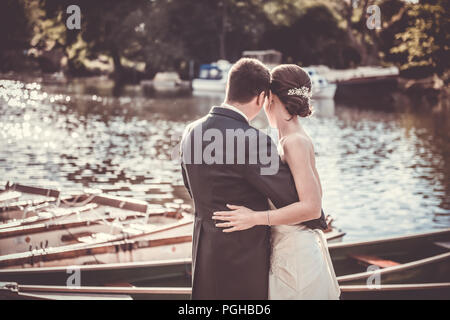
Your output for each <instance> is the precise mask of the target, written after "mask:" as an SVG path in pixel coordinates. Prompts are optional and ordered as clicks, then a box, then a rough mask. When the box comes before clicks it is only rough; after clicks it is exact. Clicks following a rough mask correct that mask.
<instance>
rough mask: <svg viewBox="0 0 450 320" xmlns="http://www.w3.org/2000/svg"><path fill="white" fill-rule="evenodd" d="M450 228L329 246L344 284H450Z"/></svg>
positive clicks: (334, 263)
mask: <svg viewBox="0 0 450 320" xmlns="http://www.w3.org/2000/svg"><path fill="white" fill-rule="evenodd" d="M449 242H450V229H444V230H438V231H432V232H427V233H419V234H414V235H408V236H401V237H389V238H383V239H378V240H372V241H361V242H353V243H336V244H330V246H329V250H330V255H331V257H332V260H333V266H334V268H335V271H336V274H337V275H338V280H339V282H340V283H342V284H354V285H356V284H366V282H367V281H368V280H370V281H376V279H377V278H379V279H380V281H381V284H400V283H427V282H447V281H450V278H449V275H450V272H449V271H450V260H449V257H450V256H449V255H450V253H449V251H450V250H449V249H450V247H449V245H448V244H449Z"/></svg>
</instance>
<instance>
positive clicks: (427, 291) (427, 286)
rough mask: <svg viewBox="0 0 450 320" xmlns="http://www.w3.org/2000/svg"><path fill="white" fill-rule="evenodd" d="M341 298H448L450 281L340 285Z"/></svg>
mask: <svg viewBox="0 0 450 320" xmlns="http://www.w3.org/2000/svg"><path fill="white" fill-rule="evenodd" d="M340 288H341V299H342V300H449V299H450V282H444V283H419V284H392V285H380V286H379V287H368V286H366V285H350V286H349V285H342V286H340Z"/></svg>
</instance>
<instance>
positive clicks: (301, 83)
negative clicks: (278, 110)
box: [270, 64, 312, 117]
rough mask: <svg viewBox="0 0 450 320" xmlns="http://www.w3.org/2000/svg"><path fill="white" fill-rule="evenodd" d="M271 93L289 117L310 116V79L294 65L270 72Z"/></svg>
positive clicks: (286, 65)
mask: <svg viewBox="0 0 450 320" xmlns="http://www.w3.org/2000/svg"><path fill="white" fill-rule="evenodd" d="M270 89H271V90H272V93H274V94H276V95H277V96H278V98H279V99H280V101H281V102H282V103H283V105H284V106H285V107H286V109H287V111H288V112H289V114H290V115H291V116H299V117H307V116H309V115H311V114H312V106H311V90H312V87H311V79H310V77H309V75H308V73H307V72H306V71H305V70H303V69H302V68H300V67H299V66H297V65H295V64H282V65H279V66H278V67H276V68H274V69H273V70H272V83H271V86H270Z"/></svg>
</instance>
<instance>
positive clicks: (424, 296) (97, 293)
mask: <svg viewBox="0 0 450 320" xmlns="http://www.w3.org/2000/svg"><path fill="white" fill-rule="evenodd" d="M1 287H2V286H1V285H0V298H1V292H2V291H1ZM340 288H341V299H342V300H399V299H401V300H405V299H406V300H429V299H432V300H448V299H449V298H450V283H448V282H447V283H427V284H403V285H384V286H379V287H377V288H370V287H367V286H340ZM8 289H9V291H10V297H13V299H14V295H21V297H20V298H22V299H23V298H25V299H52V300H61V299H73V300H77V299H91V300H99V299H105V297H107V298H109V299H131V298H132V299H135V300H144V299H145V300H188V299H190V295H191V288H190V287H141V288H136V287H94V286H90V287H67V286H65V287H62V286H35V285H17V284H14V283H13V284H9V287H8ZM4 291H7V290H4ZM17 298H18V297H17Z"/></svg>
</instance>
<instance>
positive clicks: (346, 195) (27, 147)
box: [0, 78, 450, 241]
mask: <svg viewBox="0 0 450 320" xmlns="http://www.w3.org/2000/svg"><path fill="white" fill-rule="evenodd" d="M113 91H114V92H115V95H113V94H112V92H113ZM221 100H222V97H220V96H210V97H208V96H203V97H194V96H190V95H189V96H175V95H163V96H155V95H154V94H151V95H148V94H147V95H146V94H144V93H143V90H142V89H141V88H140V87H139V86H127V87H125V88H124V89H122V91H121V92H119V93H117V91H115V90H113V88H112V84H111V82H110V81H108V80H106V79H101V78H95V79H85V80H74V81H71V82H68V83H65V82H61V83H58V82H57V81H54V82H52V83H46V82H43V83H41V82H39V81H36V79H22V80H20V81H19V80H0V182H1V183H3V182H6V181H15V182H20V183H23V184H31V185H37V186H46V187H53V188H60V189H61V190H63V191H74V190H81V189H83V188H95V189H101V190H103V191H105V192H108V193H111V194H115V195H121V196H132V197H135V198H138V199H142V200H145V201H148V202H149V203H151V204H152V205H154V206H155V207H161V206H162V207H168V208H182V209H185V210H191V202H190V199H189V197H188V196H187V193H186V191H185V190H184V187H183V184H182V179H181V174H180V170H179V165H178V164H177V163H176V161H172V160H171V158H172V152H173V150H174V148H176V146H177V144H178V143H179V139H180V136H181V133H182V132H183V130H184V127H185V126H186V124H187V123H189V122H190V121H192V120H194V119H196V118H198V117H200V116H202V115H204V114H205V113H207V112H208V111H209V109H210V107H211V106H212V105H215V104H219V103H220V102H221ZM302 120H303V124H304V126H305V128H306V130H307V131H308V133H309V135H310V136H311V137H312V139H313V141H314V143H315V150H316V159H317V160H316V162H317V167H318V171H319V174H320V177H321V181H322V185H323V189H324V199H323V207H324V210H325V212H326V213H327V214H332V216H333V217H334V219H335V223H334V224H335V226H337V227H339V228H341V229H342V230H343V231H345V232H346V233H347V235H346V236H345V241H350V240H360V239H370V238H376V237H381V236H389V235H399V234H403V233H410V232H420V231H427V230H433V229H437V228H445V227H450V139H449V131H450V130H449V129H450V120H449V117H448V116H443V115H436V114H429V113H426V112H423V111H422V112H421V113H417V112H412V111H410V110H407V108H405V109H403V110H392V108H390V107H389V106H382V107H381V106H380V107H379V108H375V109H374V108H368V107H367V106H366V105H365V104H363V103H359V104H357V105H352V106H350V105H341V104H335V103H334V101H317V102H316V113H315V114H314V116H313V117H311V118H309V119H302ZM253 124H254V125H255V126H256V127H258V128H264V127H266V126H267V121H266V119H265V117H264V115H263V114H260V115H259V116H258V118H257V119H256V120H255V121H254V123H253Z"/></svg>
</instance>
